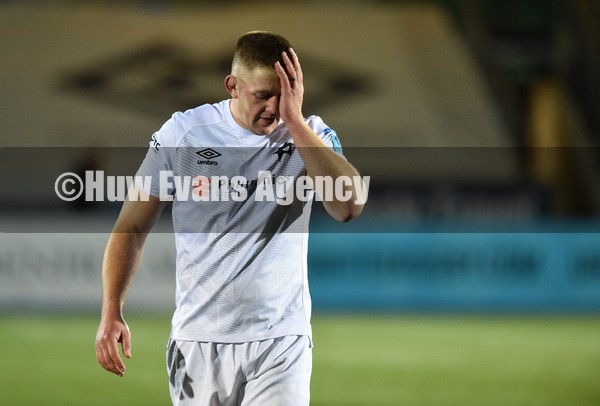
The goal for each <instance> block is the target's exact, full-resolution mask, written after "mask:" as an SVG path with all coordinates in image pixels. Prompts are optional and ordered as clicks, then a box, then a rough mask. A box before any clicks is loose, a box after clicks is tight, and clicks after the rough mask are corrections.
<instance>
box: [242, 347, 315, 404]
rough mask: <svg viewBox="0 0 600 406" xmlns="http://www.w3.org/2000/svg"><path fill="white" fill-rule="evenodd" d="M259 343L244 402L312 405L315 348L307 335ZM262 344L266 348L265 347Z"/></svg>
mask: <svg viewBox="0 0 600 406" xmlns="http://www.w3.org/2000/svg"><path fill="white" fill-rule="evenodd" d="M269 341H272V342H261V343H255V344H256V345H257V346H258V349H256V350H257V353H256V355H257V356H256V357H255V360H254V361H253V363H252V364H250V365H249V368H248V369H249V371H248V372H247V373H246V375H247V377H248V382H247V383H246V387H245V390H244V396H243V400H242V403H241V405H243V406H263V405H264V406H271V405H272V406H280V405H285V406H308V404H309V401H310V375H311V370H312V348H311V343H310V339H309V338H308V337H306V336H287V337H282V338H278V339H275V340H269ZM261 347H262V348H261Z"/></svg>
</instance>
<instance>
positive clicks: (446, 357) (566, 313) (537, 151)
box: [0, 0, 600, 405]
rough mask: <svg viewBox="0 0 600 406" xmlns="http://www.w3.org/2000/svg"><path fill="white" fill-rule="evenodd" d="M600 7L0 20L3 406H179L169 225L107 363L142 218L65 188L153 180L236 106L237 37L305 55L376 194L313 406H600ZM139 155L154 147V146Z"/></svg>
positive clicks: (127, 7)
mask: <svg viewBox="0 0 600 406" xmlns="http://www.w3.org/2000/svg"><path fill="white" fill-rule="evenodd" d="M598 21H600V4H599V3H598V2H597V1H594V0H577V1H576V0H572V1H569V0H547V1H542V0H520V1H516V0H503V1H500V0H438V1H435V0H431V1H416V0H415V1H400V0H398V1H393V0H388V1H384V0H381V1H358V0H356V1H342V0H339V1H286V2H275V1H252V2H249V1H234V0H230V1H208V0H202V1H183V0H181V1H167V0H163V1H159V0H154V1H150V0H148V1H141V0H140V1H102V2H101V1H77V2H75V1H55V2H43V1H4V2H0V56H1V58H2V63H1V64H0V86H1V89H2V92H1V93H0V102H1V108H0V146H2V147H3V148H0V168H1V171H0V181H1V182H2V192H1V193H0V232H1V234H0V341H1V342H2V343H3V345H2V347H0V359H1V360H2V366H3V367H2V368H0V404H7V405H31V404H50V405H51V404H57V405H59V404H60V405H63V404H98V405H105V404H124V405H125V404H126V405H130V404H145V405H150V404H166V403H168V390H167V376H166V372H165V370H164V349H165V345H166V340H167V338H168V332H169V318H170V312H171V311H172V310H173V302H174V297H173V290H174V274H173V270H174V260H175V255H174V246H173V236H172V235H171V233H170V225H169V222H170V213H168V212H165V213H164V214H163V216H162V218H161V220H160V222H159V224H157V227H156V230H155V231H156V232H155V233H153V234H152V235H151V236H150V238H149V240H148V243H147V248H146V252H145V256H144V262H143V265H142V268H141V269H140V272H139V274H138V276H137V278H136V280H135V282H134V284H133V286H132V289H131V292H130V296H129V300H128V304H127V307H126V317H127V320H128V322H129V323H130V327H131V329H132V332H133V340H134V347H133V352H134V358H133V359H132V360H131V361H128V363H127V365H128V373H127V374H126V377H125V378H123V379H118V378H116V377H113V376H110V375H109V374H108V373H106V372H104V371H103V370H102V369H101V367H100V366H99V365H97V364H96V361H95V354H94V349H93V341H94V336H95V330H96V326H97V321H98V316H99V306H100V299H101V287H100V264H101V259H102V254H103V250H104V245H105V243H106V240H107V236H108V232H109V231H110V227H111V226H112V223H113V222H114V220H115V218H116V215H117V213H118V209H119V206H120V205H119V204H118V203H113V202H100V203H91V204H85V202H81V201H78V202H74V203H65V202H63V201H61V200H60V199H58V198H57V196H56V194H55V193H54V181H55V179H56V177H57V176H58V175H59V174H61V173H62V172H66V171H74V172H77V173H82V172H83V171H85V170H104V171H106V173H111V174H119V175H132V174H133V173H134V172H135V170H136V168H137V166H138V165H139V162H140V161H141V159H142V158H143V156H144V153H145V148H146V146H147V145H148V141H149V139H150V136H151V135H152V133H153V132H154V131H156V130H157V129H158V128H159V127H160V126H161V125H162V123H163V122H164V121H166V120H167V119H168V118H169V117H170V115H171V114H172V113H173V112H174V111H177V110H184V109H187V108H190V107H195V106H197V105H199V104H202V103H206V102H218V101H220V100H222V99H225V98H227V97H228V95H227V93H226V92H225V88H224V85H223V78H224V76H225V75H226V74H227V73H228V69H229V64H230V60H231V56H232V53H233V49H234V46H235V41H236V40H237V38H238V37H239V36H240V35H241V34H243V33H245V32H247V31H250V30H255V29H264V30H272V31H276V32H278V33H281V34H282V35H284V36H286V37H287V38H288V39H289V40H290V41H291V42H292V44H293V45H294V48H295V50H296V51H297V53H298V54H299V57H300V60H301V63H302V66H303V70H304V73H305V77H306V79H305V87H306V94H305V105H304V113H305V115H309V114H318V115H320V116H321V117H322V118H323V119H324V121H325V122H326V123H327V124H329V125H330V126H331V127H332V128H334V129H335V130H336V131H337V133H338V135H339V136H340V139H341V141H342V143H343V145H344V151H345V154H346V156H347V157H348V158H349V159H350V160H351V161H352V162H353V163H355V165H356V166H357V167H358V168H359V170H360V171H361V173H362V174H363V175H369V176H371V189H370V198H369V202H368V204H367V206H366V209H365V212H364V214H363V215H362V216H361V217H360V218H359V219H357V220H355V221H353V222H352V223H349V224H343V225H337V224H335V223H334V222H333V220H330V219H328V218H326V217H325V216H324V215H323V212H322V210H321V209H320V207H319V204H318V203H316V204H315V213H314V217H313V220H312V222H311V229H312V231H313V233H312V235H311V239H310V241H311V243H310V244H311V245H310V252H309V277H310V284H311V291H312V294H313V307H314V335H315V349H314V374H313V383H312V389H313V390H312V403H313V404H315V405H375V404H376V405H384V404H389V405H440V404H444V405H470V404H472V405H482V404H486V405H507V404H510V405H564V404H576V405H597V404H600V389H599V387H598V385H597V382H598V381H599V380H600V339H598V338H600V320H599V319H598V317H597V316H598V312H599V311H600V239H599V238H598V231H599V226H600V223H599V222H598V214H599V213H600V182H598V181H597V179H598V178H599V175H600V166H599V164H600V150H599V149H598V140H599V138H598V137H600V29H599V28H598V27H599V26H598V24H597V22H598ZM133 147H137V148H133Z"/></svg>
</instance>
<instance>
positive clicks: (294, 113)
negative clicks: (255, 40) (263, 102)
mask: <svg viewBox="0 0 600 406" xmlns="http://www.w3.org/2000/svg"><path fill="white" fill-rule="evenodd" d="M283 61H284V63H285V65H286V69H283V67H282V66H281V64H279V62H277V63H276V64H275V70H276V72H277V75H278V76H279V81H280V84H281V98H280V101H279V114H280V115H281V118H282V119H283V120H284V121H285V122H286V124H287V127H288V128H289V130H290V132H291V134H292V137H293V138H294V143H295V145H296V147H298V151H299V153H300V156H301V157H302V160H303V161H304V165H305V166H306V169H307V172H308V175H309V176H310V177H312V178H313V179H314V177H315V176H328V177H331V178H332V179H334V180H335V179H338V178H339V177H341V176H344V177H348V178H349V179H357V178H355V177H358V176H360V175H359V173H358V171H357V170H356V168H354V166H352V164H351V163H350V162H348V161H346V160H345V159H344V158H343V157H341V156H339V155H338V154H337V153H335V152H334V151H332V150H331V149H330V148H327V147H326V145H325V143H324V142H323V141H322V140H321V139H320V138H319V137H318V136H317V134H315V132H314V131H313V130H312V129H311V128H310V127H309V126H308V124H306V123H305V121H304V117H303V115H302V101H303V97H304V80H303V76H302V68H301V66H300V62H299V60H298V56H297V55H296V53H295V52H294V51H293V50H292V49H290V51H289V53H284V54H283ZM286 70H287V73H286ZM288 75H289V76H288ZM362 189H364V188H362ZM348 191H349V192H350V193H351V195H350V199H348V200H346V201H342V200H337V199H333V200H331V201H326V200H325V199H324V200H323V205H324V206H325V209H326V210H327V212H328V213H329V214H330V215H331V216H332V217H333V218H335V219H336V220H338V221H349V220H352V219H353V218H355V217H358V216H359V215H360V213H361V212H362V210H363V206H364V204H363V203H359V202H360V201H362V200H364V196H359V192H360V191H359V190H358V189H357V187H356V184H355V183H353V184H352V185H350V186H348Z"/></svg>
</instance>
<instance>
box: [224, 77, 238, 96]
mask: <svg viewBox="0 0 600 406" xmlns="http://www.w3.org/2000/svg"><path fill="white" fill-rule="evenodd" d="M225 88H226V89H227V92H228V93H229V95H230V96H231V98H232V99H237V98H238V95H239V91H238V83H237V78H236V77H235V76H233V75H227V77H225Z"/></svg>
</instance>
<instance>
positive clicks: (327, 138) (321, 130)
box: [308, 116, 344, 156]
mask: <svg viewBox="0 0 600 406" xmlns="http://www.w3.org/2000/svg"><path fill="white" fill-rule="evenodd" d="M308 124H309V125H310V127H311V128H312V129H313V131H314V132H315V133H316V134H317V135H318V136H319V138H320V139H321V140H322V141H323V142H324V143H325V145H327V146H328V147H329V148H331V149H333V150H334V151H335V152H337V153H338V154H340V155H342V156H344V152H343V150H342V143H341V142H340V139H339V137H338V135H337V133H336V132H335V131H334V130H333V129H332V128H330V127H329V126H328V125H327V124H325V123H324V122H323V120H322V119H321V117H318V116H310V117H309V118H308Z"/></svg>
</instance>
